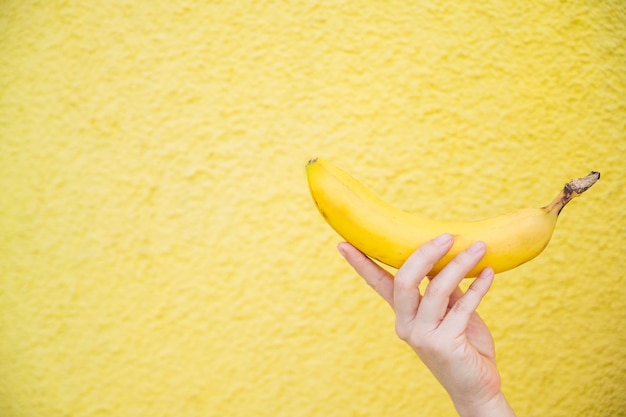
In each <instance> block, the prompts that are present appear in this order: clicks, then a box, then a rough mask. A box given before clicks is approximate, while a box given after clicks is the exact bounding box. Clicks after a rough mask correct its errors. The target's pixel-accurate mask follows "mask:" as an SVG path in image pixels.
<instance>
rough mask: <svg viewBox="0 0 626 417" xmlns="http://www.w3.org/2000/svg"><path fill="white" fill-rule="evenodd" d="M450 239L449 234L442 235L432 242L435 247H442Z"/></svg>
mask: <svg viewBox="0 0 626 417" xmlns="http://www.w3.org/2000/svg"><path fill="white" fill-rule="evenodd" d="M451 239H452V235H451V234H450V233H444V234H443V235H441V236H438V237H437V238H435V240H434V242H435V244H436V245H439V246H443V245H445V244H446V243H448V242H450V240H451Z"/></svg>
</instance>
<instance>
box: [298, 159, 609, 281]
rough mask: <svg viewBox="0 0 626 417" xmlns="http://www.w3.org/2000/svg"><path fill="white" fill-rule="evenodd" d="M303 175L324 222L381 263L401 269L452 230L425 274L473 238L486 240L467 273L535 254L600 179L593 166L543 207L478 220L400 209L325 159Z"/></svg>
mask: <svg viewBox="0 0 626 417" xmlns="http://www.w3.org/2000/svg"><path fill="white" fill-rule="evenodd" d="M306 174H307V179H308V184H309V189H310V191H311V196H312V197H313V200H314V201H315V204H316V205H317V208H318V209H319V212H320V213H321V215H322V216H323V217H324V219H325V220H326V222H327V223H328V224H329V225H330V226H331V227H332V228H333V229H334V230H335V231H336V232H337V233H338V234H339V235H340V236H341V237H343V238H344V239H345V240H346V241H348V242H349V243H351V244H352V245H354V246H355V247H356V248H358V249H359V250H360V251H361V252H363V253H364V254H366V255H367V256H369V257H371V258H373V259H376V260H378V261H380V262H382V263H383V264H386V265H389V266H391V267H394V268H399V267H400V266H401V265H402V264H403V263H404V262H405V261H406V259H407V258H408V257H409V255H411V253H413V252H414V251H415V249H416V248H418V247H419V246H421V245H422V244H423V243H425V242H427V241H429V240H431V239H432V238H434V237H436V236H438V235H440V234H442V233H450V234H452V235H453V236H454V245H453V246H452V249H451V250H450V251H449V252H448V254H447V255H446V256H445V257H444V258H443V259H442V260H441V261H439V262H438V263H437V264H435V265H434V267H433V268H432V270H431V271H430V272H429V273H428V276H434V275H436V274H437V273H438V272H439V271H441V269H442V268H443V267H444V266H445V265H446V264H447V263H448V262H450V260H452V258H453V257H454V256H456V255H457V254H458V253H459V252H461V251H462V250H464V249H465V248H467V247H469V246H470V245H471V244H472V243H474V242H476V241H483V242H485V244H486V246H487V252H486V254H485V257H484V258H483V259H482V260H481V262H480V263H479V264H478V265H477V266H476V267H475V268H474V269H472V270H471V271H470V272H469V273H468V274H467V278H470V277H475V276H477V275H478V274H479V273H480V272H481V271H482V270H483V269H484V268H486V267H488V266H489V267H491V268H493V270H494V271H495V272H496V273H499V272H503V271H507V270H510V269H513V268H515V267H517V266H519V265H521V264H523V263H525V262H528V261H529V260H531V259H533V258H535V257H536V256H537V255H539V254H540V253H541V252H542V251H543V250H544V249H545V248H546V246H547V245H548V243H549V242H550V238H551V237H552V232H553V231H554V228H555V226H556V222H557V218H558V215H559V213H560V212H561V210H562V209H563V207H564V206H565V205H566V204H567V203H568V202H570V201H571V200H572V199H573V198H575V197H577V196H579V195H580V194H582V193H583V192H584V191H586V190H587V189H588V188H589V187H591V186H592V185H593V184H594V183H595V182H596V181H597V180H598V179H599V178H600V173H599V172H595V171H592V172H591V173H590V174H589V175H587V176H586V177H584V178H580V179H577V180H572V181H570V182H568V183H567V184H566V185H565V186H564V187H563V190H562V191H561V192H560V193H559V195H558V196H557V197H556V198H555V199H554V201H552V203H550V204H548V205H547V206H545V207H541V208H523V209H520V210H517V211H514V212H512V213H508V214H504V215H501V216H497V217H493V218H490V219H486V220H481V221H473V222H450V221H440V220H434V219H429V218H425V217H419V216H417V215H415V214H412V213H408V212H406V211H402V210H399V209H397V208H395V207H393V206H391V205H390V204H388V203H387V202H385V201H383V200H382V199H381V198H379V197H378V196H376V195H375V194H374V193H372V192H371V191H370V190H368V189H367V188H366V187H364V186H363V185H362V184H361V183H360V182H358V181H357V180H356V179H355V178H353V177H352V176H350V175H349V174H348V173H346V172H345V171H342V170H341V169H339V168H337V167H336V166H334V165H332V164H331V163H329V162H327V161H325V160H323V159H320V158H315V159H311V160H310V161H309V162H308V163H307V165H306Z"/></svg>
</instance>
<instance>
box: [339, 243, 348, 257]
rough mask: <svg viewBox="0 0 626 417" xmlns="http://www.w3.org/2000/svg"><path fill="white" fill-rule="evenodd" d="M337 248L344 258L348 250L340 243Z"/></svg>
mask: <svg viewBox="0 0 626 417" xmlns="http://www.w3.org/2000/svg"><path fill="white" fill-rule="evenodd" d="M337 250H338V251H339V253H340V254H341V256H343V257H344V258H345V257H346V250H345V249H344V247H343V244H342V243H340V244H338V245H337Z"/></svg>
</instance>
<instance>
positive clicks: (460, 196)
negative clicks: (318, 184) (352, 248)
mask: <svg viewBox="0 0 626 417" xmlns="http://www.w3.org/2000/svg"><path fill="white" fill-rule="evenodd" d="M0 39H1V41H0V236H1V237H0V415H1V416H3V417H30V416H33V417H35V416H36V417H41V416H46V417H55V416H89V417H95V416H109V415H111V416H112V415H115V416H146V417H147V416H150V417H158V416H185V417H187V416H190V417H191V416H272V417H275V416H289V417H298V416H342V417H343V416H351V415H358V416H383V415H384V416H453V415H455V413H454V410H453V408H452V405H451V404H450V402H449V400H448V398H447V396H446V394H445V393H444V392H443V391H442V389H441V388H440V387H439V385H438V384H437V383H436V382H435V380H434V379H433V377H432V376H431V375H430V374H429V373H428V371H427V370H426V369H425V368H424V366H423V365H422V364H421V363H420V362H419V361H418V360H417V358H416V357H415V356H414V354H413V353H412V352H411V351H410V349H409V348H408V347H406V346H405V345H404V344H403V343H402V342H400V341H399V340H397V339H396V337H395V334H394V332H393V317H392V314H391V311H390V310H389V309H388V307H387V306H386V305H385V304H384V302H383V301H382V300H380V299H378V298H377V296H376V295H375V294H374V293H373V292H372V291H371V290H370V289H369V288H367V286H366V285H365V284H364V283H363V282H362V281H361V280H360V279H359V278H358V277H357V276H356V275H355V274H354V273H353V272H352V271H351V270H350V269H349V268H348V267H347V265H346V264H345V263H344V262H343V260H342V259H341V258H340V256H339V255H338V254H337V252H336V249H335V244H336V243H337V242H338V241H339V239H338V237H337V236H336V235H335V234H334V233H333V232H332V230H331V229H330V228H329V227H328V226H327V225H326V224H325V223H324V222H323V221H322V218H321V217H320V216H319V214H318V213H317V212H316V210H315V208H314V205H313V203H312V201H311V199H310V197H309V195H308V190H307V186H306V179H305V176H304V164H305V162H306V161H307V159H308V158H309V157H312V156H316V155H320V156H324V157H325V158H326V159H329V160H331V161H332V162H334V163H335V164H337V165H339V166H341V167H343V168H345V169H346V170H348V171H350V172H351V173H353V174H354V175H355V176H356V177H357V178H359V179H360V180H362V181H363V182H364V183H365V184H367V185H368V186H369V187H371V188H372V189H373V190H375V191H376V192H377V193H379V194H380V195H381V196H382V197H383V198H385V199H386V200H388V201H390V202H392V203H393V204H394V205H396V206H399V207H403V208H405V209H408V210H412V211H419V212H422V213H425V214H427V215H432V216H437V217H441V218H452V219H474V218H479V217H486V216H491V215H495V214H499V213H501V212H505V211H508V210H512V209H516V208H518V207H521V206H540V205H544V204H546V203H548V202H549V201H551V200H552V198H553V197H554V195H556V193H557V192H558V191H559V189H560V187H561V186H562V185H563V183H565V182H566V181H568V180H570V179H571V178H574V177H579V176H582V175H585V174H587V173H588V172H589V171H590V170H598V171H601V172H602V179H601V180H600V182H598V184H596V185H595V186H594V187H593V188H592V189H591V190H590V191H588V192H587V193H586V194H585V195H584V196H583V197H581V198H580V199H577V200H576V201H574V202H573V203H571V205H569V206H568V207H567V208H566V209H565V211H564V212H563V213H562V216H561V218H560V220H559V224H558V226H557V230H556V232H555V235H554V237H553V240H552V242H551V244H550V246H549V247H548V249H547V250H546V251H545V252H544V253H543V254H542V255H541V256H540V257H539V258H537V259H536V260H534V261H532V262H531V263H528V264H526V265H524V266H522V267H520V268H518V269H516V270H514V271H511V272H507V273H503V274H501V275H499V276H498V277H496V282H495V284H494V287H493V289H492V291H491V293H490V294H489V295H488V297H487V298H486V300H485V301H484V303H483V305H482V306H481V308H480V311H481V313H482V315H483V316H484V318H485V320H486V321H487V322H488V324H489V325H490V327H491V329H492V330H493V333H494V337H495V340H496V346H497V350H498V355H499V363H500V368H501V370H502V373H503V378H504V389H505V391H506V394H507V396H508V397H509V399H510V401H511V403H512V405H513V406H514V408H515V409H516V410H517V411H518V413H519V415H520V416H568V417H569V416H572V415H579V416H609V415H610V416H617V415H622V416H623V415H626V412H625V411H624V410H625V409H626V400H625V399H624V398H625V397H624V394H623V390H624V386H625V384H626V366H625V364H626V336H625V335H626V325H625V323H626V291H625V289H624V270H625V269H626V264H625V262H624V256H623V255H624V247H625V246H626V242H625V239H624V235H625V234H626V221H625V220H624V207H625V206H626V193H625V192H624V186H625V182H624V174H625V173H626V163H625V157H626V124H625V122H624V121H625V120H626V47H625V43H626V6H625V5H624V2H623V1H622V0H587V1H584V0H578V1H567V2H565V1H553V0H544V1H528V2H527V1H522V2H512V1H505V0H484V1H474V0H463V1H454V2H435V1H415V2H413V1H411V2H410V1H387V2H382V1H381V2H362V1H351V0H348V1H341V2H339V1H328V2H325V4H324V3H320V2H313V1H291V2H287V1H274V2H269V1H255V0H245V1H201V0H197V1H192V0H183V1H176V2H170V1H155V0H139V1H123V0H114V1H100V2H95V1H93V2H89V1H60V0H58V1H30V0H28V1H27V0H4V1H2V3H1V4H0Z"/></svg>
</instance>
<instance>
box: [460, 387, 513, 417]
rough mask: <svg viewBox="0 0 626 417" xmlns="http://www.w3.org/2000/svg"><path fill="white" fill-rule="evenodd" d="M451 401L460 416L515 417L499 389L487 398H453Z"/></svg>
mask: <svg viewBox="0 0 626 417" xmlns="http://www.w3.org/2000/svg"><path fill="white" fill-rule="evenodd" d="M452 401H453V402H454V406H455V407H456V409H457V411H458V412H459V415H460V416H461V417H515V412H514V411H513V409H512V408H511V406H510V405H509V402H508V401H507V400H506V398H505V397H504V394H503V393H502V392H501V391H500V392H499V393H498V394H497V395H496V396H494V397H492V398H490V399H488V400H482V401H480V400H474V399H471V400H467V399H465V400H455V399H454V398H453V399H452Z"/></svg>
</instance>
